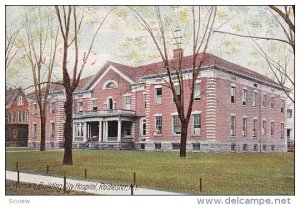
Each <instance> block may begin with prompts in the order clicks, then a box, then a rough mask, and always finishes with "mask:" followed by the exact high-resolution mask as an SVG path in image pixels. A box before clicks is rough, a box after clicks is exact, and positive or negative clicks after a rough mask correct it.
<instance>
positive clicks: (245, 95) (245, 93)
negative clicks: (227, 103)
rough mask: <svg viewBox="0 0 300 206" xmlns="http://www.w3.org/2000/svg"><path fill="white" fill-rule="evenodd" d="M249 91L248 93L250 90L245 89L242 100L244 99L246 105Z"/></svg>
mask: <svg viewBox="0 0 300 206" xmlns="http://www.w3.org/2000/svg"><path fill="white" fill-rule="evenodd" d="M247 93H248V91H247V90H246V89H243V96H242V101H243V105H244V106H246V105H247Z"/></svg>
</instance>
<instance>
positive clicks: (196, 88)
mask: <svg viewBox="0 0 300 206" xmlns="http://www.w3.org/2000/svg"><path fill="white" fill-rule="evenodd" d="M200 86H201V85H200V82H196V83H195V85H194V100H195V101H199V100H200V93H201V92H200Z"/></svg>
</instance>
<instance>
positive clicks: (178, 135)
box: [172, 134, 181, 137]
mask: <svg viewBox="0 0 300 206" xmlns="http://www.w3.org/2000/svg"><path fill="white" fill-rule="evenodd" d="M172 136H173V137H180V136H181V134H172Z"/></svg>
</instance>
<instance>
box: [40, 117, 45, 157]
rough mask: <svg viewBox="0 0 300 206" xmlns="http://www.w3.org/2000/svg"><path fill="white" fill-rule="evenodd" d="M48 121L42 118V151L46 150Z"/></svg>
mask: <svg viewBox="0 0 300 206" xmlns="http://www.w3.org/2000/svg"><path fill="white" fill-rule="evenodd" d="M45 142H46V121H45V118H44V117H43V116H42V117H41V145H40V151H45V150H46V145H45Z"/></svg>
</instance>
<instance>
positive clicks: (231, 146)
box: [230, 144, 236, 152]
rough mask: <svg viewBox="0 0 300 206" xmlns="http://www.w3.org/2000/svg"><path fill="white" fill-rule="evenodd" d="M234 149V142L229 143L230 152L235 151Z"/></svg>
mask: <svg viewBox="0 0 300 206" xmlns="http://www.w3.org/2000/svg"><path fill="white" fill-rule="evenodd" d="M235 149H236V148H235V144H231V145H230V150H231V152H235Z"/></svg>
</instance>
